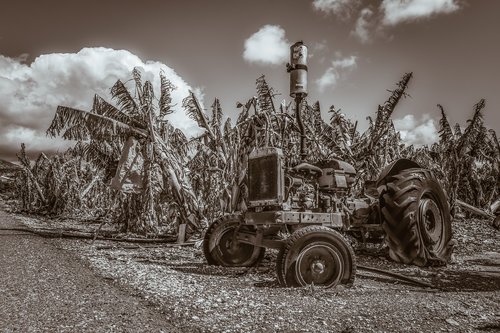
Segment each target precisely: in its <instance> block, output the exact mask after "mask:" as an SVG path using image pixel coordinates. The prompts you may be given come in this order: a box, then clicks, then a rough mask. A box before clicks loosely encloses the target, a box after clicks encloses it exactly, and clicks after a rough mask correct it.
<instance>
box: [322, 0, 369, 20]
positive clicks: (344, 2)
mask: <svg viewBox="0 0 500 333" xmlns="http://www.w3.org/2000/svg"><path fill="white" fill-rule="evenodd" d="M360 3H361V1H360V0H314V1H313V7H314V9H316V10H317V11H321V12H323V13H325V14H327V15H329V14H334V15H335V16H337V17H338V18H340V19H345V20H347V19H349V18H350V17H351V15H352V13H353V12H354V11H355V10H356V9H357V7H358V6H359V4H360Z"/></svg>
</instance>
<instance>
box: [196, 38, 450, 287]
mask: <svg viewBox="0 0 500 333" xmlns="http://www.w3.org/2000/svg"><path fill="white" fill-rule="evenodd" d="M290 51H291V52H290V54H291V56H290V63H289V64H287V70H288V72H289V73H290V96H292V97H293V98H294V99H295V103H296V108H295V110H296V111H295V112H296V118H297V124H298V128H299V130H300V156H301V159H300V162H299V163H298V164H297V165H294V166H292V167H290V166H285V163H284V155H283V152H282V150H281V149H279V148H275V147H263V148H257V149H254V150H253V151H252V152H250V154H249V156H248V168H247V184H248V208H247V210H246V211H245V212H242V213H238V214H232V215H225V216H223V217H221V218H219V219H218V220H216V221H214V222H213V223H212V224H211V225H210V226H209V227H208V229H207V230H206V232H205V235H204V240H203V253H204V255H205V258H206V260H207V262H208V264H210V265H220V266H229V267H250V266H255V265H257V264H258V263H259V262H260V260H261V259H262V258H263V256H264V253H265V250H266V248H274V249H278V250H279V252H278V255H277V260H276V274H277V279H278V282H279V284H280V285H281V286H284V287H300V286H307V285H311V284H314V285H315V286H322V287H324V288H331V287H334V286H336V285H338V284H345V285H351V284H352V283H353V282H354V279H355V275H356V258H355V255H354V251H353V248H352V246H351V244H350V242H349V241H348V240H347V239H346V238H345V236H346V235H350V236H352V237H351V238H354V239H357V240H359V241H362V242H379V243H382V242H384V241H385V243H386V244H387V247H388V249H389V256H390V258H391V259H393V260H395V261H397V262H401V263H405V264H415V265H419V266H426V265H441V264H446V263H447V262H448V261H449V260H450V257H451V253H452V250H453V244H454V241H453V240H452V239H451V236H452V234H451V216H450V209H449V206H448V200H447V197H446V194H445V192H444V191H443V189H442V187H441V186H440V184H439V182H438V180H437V179H436V178H435V176H434V175H433V174H432V172H431V171H430V170H427V169H424V168H422V167H421V166H420V165H418V164H417V163H416V162H413V161H411V160H408V159H399V160H397V161H394V162H392V163H391V164H390V165H388V166H387V167H386V168H385V169H384V170H382V172H381V174H380V175H379V177H378V179H377V180H376V182H372V184H370V188H369V189H366V190H365V191H364V193H366V194H365V195H364V197H361V198H355V197H353V196H352V195H350V192H351V191H350V189H351V188H352V186H353V183H354V180H355V177H356V170H355V168H354V167H353V166H352V165H350V164H349V163H346V162H344V161H341V160H338V159H331V160H325V161H319V162H318V163H314V164H310V163H307V162H305V158H306V157H307V152H306V151H305V138H306V135H305V132H304V131H305V130H304V125H303V123H302V120H301V116H300V109H301V108H300V107H299V106H300V103H301V102H302V100H303V98H304V97H305V96H306V95H307V47H306V46H305V45H304V44H303V42H297V43H295V44H293V45H292V46H291V47H290Z"/></svg>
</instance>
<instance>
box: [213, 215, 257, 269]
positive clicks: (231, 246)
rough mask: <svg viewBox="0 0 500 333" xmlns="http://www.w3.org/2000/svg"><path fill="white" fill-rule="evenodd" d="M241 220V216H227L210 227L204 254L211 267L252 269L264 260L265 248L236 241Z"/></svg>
mask: <svg viewBox="0 0 500 333" xmlns="http://www.w3.org/2000/svg"><path fill="white" fill-rule="evenodd" d="M240 220H241V216H239V215H227V216H224V217H222V218H220V219H218V220H216V221H215V222H214V223H212V224H211V225H210V226H209V227H208V229H207V231H206V232H205V237H204V239H203V254H204V255H205V258H206V259H207V262H208V264H209V265H216V266H229V267H250V266H255V265H257V264H258V263H259V262H260V261H261V260H262V258H263V257H264V252H265V248H262V247H258V246H254V245H251V244H245V243H240V242H238V241H237V240H235V239H234V232H235V231H236V230H237V229H238V228H239V227H240ZM245 227H246V226H245Z"/></svg>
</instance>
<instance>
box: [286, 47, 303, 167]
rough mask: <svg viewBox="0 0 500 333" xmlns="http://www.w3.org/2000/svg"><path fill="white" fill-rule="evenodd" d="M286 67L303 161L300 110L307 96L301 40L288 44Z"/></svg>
mask: <svg viewBox="0 0 500 333" xmlns="http://www.w3.org/2000/svg"><path fill="white" fill-rule="evenodd" d="M286 69H287V72H288V73H290V97H293V98H294V99H295V117H296V119H297V125H298V126H299V131H300V160H301V161H302V162H304V161H305V159H306V157H307V152H306V147H305V141H306V134H305V128H304V123H303V122H302V117H301V112H300V111H301V106H302V101H303V99H304V98H305V97H306V96H307V47H306V46H305V45H304V43H303V42H302V41H299V42H297V43H295V44H293V45H292V46H290V63H288V64H286Z"/></svg>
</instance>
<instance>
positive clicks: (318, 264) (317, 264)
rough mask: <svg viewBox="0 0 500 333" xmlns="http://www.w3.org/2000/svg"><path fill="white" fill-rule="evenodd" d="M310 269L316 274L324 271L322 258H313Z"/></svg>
mask: <svg viewBox="0 0 500 333" xmlns="http://www.w3.org/2000/svg"><path fill="white" fill-rule="evenodd" d="M311 271H312V272H313V273H316V274H322V273H323V272H324V271H325V263H324V261H322V260H315V261H313V262H312V264H311Z"/></svg>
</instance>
